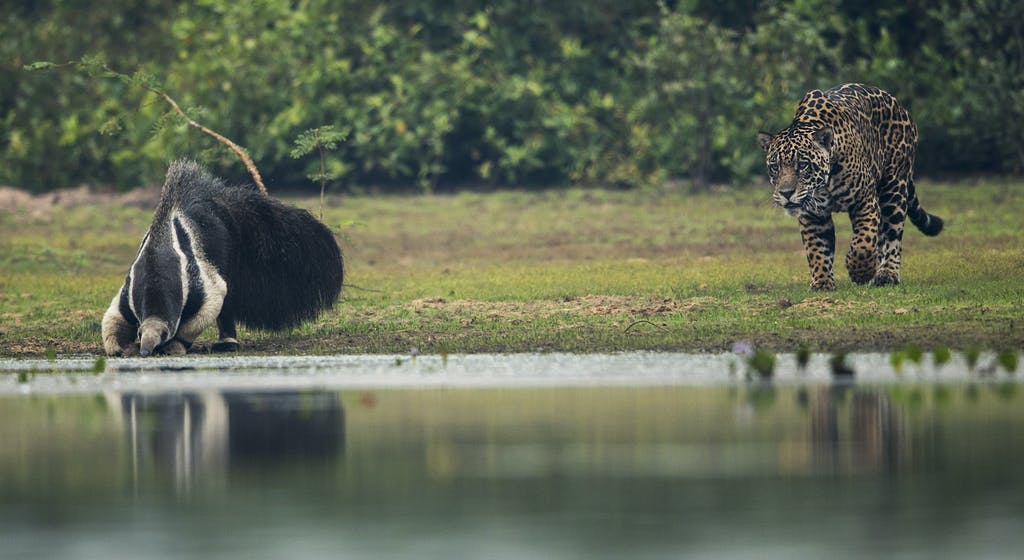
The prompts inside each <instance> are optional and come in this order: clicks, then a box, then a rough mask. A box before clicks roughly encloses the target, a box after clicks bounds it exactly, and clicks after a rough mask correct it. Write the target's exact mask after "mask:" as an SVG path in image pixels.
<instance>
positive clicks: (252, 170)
mask: <svg viewBox="0 0 1024 560" xmlns="http://www.w3.org/2000/svg"><path fill="white" fill-rule="evenodd" d="M143 86H144V87H145V88H146V89H148V90H149V91H151V92H153V93H155V94H157V95H159V96H160V97H163V98H164V101H167V103H168V104H170V106H171V108H172V109H174V111H175V112H176V113H178V114H179V115H181V116H182V117H183V118H184V119H185V120H186V121H188V125H189V126H191V127H192V128H195V129H196V130H199V131H200V132H203V133H205V134H208V135H210V136H212V137H213V138H214V139H216V140H217V141H218V142H221V143H222V144H225V145H226V146H227V147H229V148H231V150H232V151H233V152H235V153H236V154H238V157H239V158H241V159H242V163H244V164H245V168H246V169H248V170H249V174H250V175H252V180H253V181H255V182H256V186H257V187H259V189H260V192H261V193H263V194H267V187H266V185H264V184H263V179H262V178H261V177H260V172H259V170H258V169H256V164H255V163H253V161H252V158H251V157H249V154H247V153H245V150H244V149H242V147H241V146H239V145H238V144H235V143H234V142H232V141H231V139H230V138H227V137H225V136H224V135H222V134H218V133H217V132H215V131H213V130H210V129H209V128H206V127H205V126H203V125H201V124H199V123H197V122H196V121H195V120H193V119H191V118H189V116H188V115H186V114H185V111H182V110H181V107H179V106H178V102H177V101H175V100H174V99H173V98H172V97H171V96H170V95H167V92H164V91H161V90H159V89H157V88H155V87H153V86H151V85H148V84H143ZM320 199H321V202H320V204H321V210H320V218H321V219H323V193H322V191H321V195H320Z"/></svg>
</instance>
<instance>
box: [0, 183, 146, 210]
mask: <svg viewBox="0 0 1024 560" xmlns="http://www.w3.org/2000/svg"><path fill="white" fill-rule="evenodd" d="M159 200H160V189H159V188H158V187H153V188H140V189H135V190H132V191H128V192H125V193H111V192H95V191H93V190H92V189H90V188H89V187H87V186H85V185H82V186H80V187H78V188H75V189H64V190H59V191H54V192H49V193H45V194H37V195H33V194H31V193H28V192H25V191H22V190H18V189H12V188H10V187H0V212H11V213H15V214H25V215H27V216H29V217H32V218H46V217H48V216H49V215H50V212H51V211H53V209H54V208H75V207H77V206H85V205H101V204H117V205H121V206H136V207H139V208H153V207H155V206H156V204H157V202H158V201H159Z"/></svg>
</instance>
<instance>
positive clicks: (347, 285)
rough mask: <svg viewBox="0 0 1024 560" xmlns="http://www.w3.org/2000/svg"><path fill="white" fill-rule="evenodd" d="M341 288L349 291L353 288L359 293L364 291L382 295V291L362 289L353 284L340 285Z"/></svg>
mask: <svg viewBox="0 0 1024 560" xmlns="http://www.w3.org/2000/svg"><path fill="white" fill-rule="evenodd" d="M342 286H343V287H345V288H350V289H352V288H354V289H356V290H361V291H364V292H373V293H375V294H383V293H384V290H374V289H373V288H364V287H362V286H356V285H355V284H342Z"/></svg>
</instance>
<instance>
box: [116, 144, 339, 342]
mask: <svg viewBox="0 0 1024 560" xmlns="http://www.w3.org/2000/svg"><path fill="white" fill-rule="evenodd" d="M342 276H343V265H342V257H341V251H340V250H339V249H338V244H337V242H335V240H334V236H333V235H332V234H331V232H330V230H328V229H327V228H326V227H324V225H323V224H321V223H320V222H319V221H317V220H316V219H315V218H314V217H313V216H311V215H310V214H309V212H306V211H305V210H300V209H297V208H293V207H291V206H287V205H285V204H282V203H280V202H277V201H276V200H274V199H272V198H270V197H267V196H265V195H263V194H261V193H259V192H258V191H256V190H255V189H254V188H251V187H228V186H225V185H224V184H223V183H222V182H221V181H220V180H218V179H216V178H215V177H213V176H212V175H210V174H209V173H207V172H206V171H205V170H204V169H202V168H201V167H200V166H199V165H198V164H196V163H195V162H191V161H179V162H175V163H172V164H171V166H170V168H169V169H168V171H167V179H166V181H165V182H164V187H163V191H162V193H161V197H160V204H159V205H158V206H157V209H156V213H155V214H154V216H153V223H152V224H151V225H150V226H149V231H148V232H147V233H146V235H145V237H144V238H143V239H142V244H141V246H140V247H139V252H138V255H137V256H136V258H135V262H134V263H133V264H132V266H131V269H130V270H129V272H128V276H127V277H126V278H125V282H124V285H123V286H122V287H121V289H120V291H119V292H118V294H117V295H116V296H114V299H113V301H111V303H110V307H109V308H108V309H107V312H106V314H105V315H104V316H103V347H104V350H105V351H106V352H107V354H110V355H120V354H131V353H134V351H135V349H136V340H138V352H139V353H140V354H142V355H148V354H151V353H153V352H154V351H159V352H162V353H169V354H174V353H183V352H185V351H186V350H187V349H188V348H189V347H190V346H191V344H192V342H193V341H194V340H195V339H196V337H197V336H199V334H200V333H201V332H202V331H203V330H204V329H206V327H208V326H210V325H211V324H213V323H214V322H216V323H217V327H218V329H219V330H220V340H219V342H218V343H217V344H214V346H213V348H214V349H215V350H233V349H237V348H238V341H237V340H236V338H235V337H236V333H235V321H240V322H242V323H244V324H246V325H247V326H250V327H254V328H258V329H269V330H280V329H284V328H288V327H292V326H295V325H297V324H299V323H301V322H302V321H305V320H308V319H313V318H315V317H316V316H317V315H318V314H319V313H320V312H321V311H323V310H324V309H327V308H329V307H330V306H331V305H333V304H334V302H335V301H337V299H338V293H339V292H340V290H341V283H342Z"/></svg>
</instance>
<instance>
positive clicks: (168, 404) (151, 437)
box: [105, 391, 345, 494]
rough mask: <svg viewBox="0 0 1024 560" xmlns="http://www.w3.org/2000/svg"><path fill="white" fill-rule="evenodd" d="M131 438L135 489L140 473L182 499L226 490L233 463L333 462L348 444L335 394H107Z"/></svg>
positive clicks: (256, 465) (247, 465) (116, 417)
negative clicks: (170, 485)
mask: <svg viewBox="0 0 1024 560" xmlns="http://www.w3.org/2000/svg"><path fill="white" fill-rule="evenodd" d="M105 397H106V400H107V402H108V404H109V406H110V407H111V411H112V412H113V413H114V421H115V424H117V425H119V426H120V427H121V429H122V430H123V431H124V432H125V434H126V436H127V438H128V442H129V453H130V456H131V469H132V482H133V487H134V488H135V489H137V488H138V484H139V471H140V468H142V469H146V468H149V467H152V468H153V469H155V470H156V471H157V472H164V473H169V474H170V475H171V477H172V479H173V482H174V489H175V491H177V492H178V493H183V494H188V493H190V492H191V491H192V490H193V487H194V485H195V484H196V482H197V481H201V482H202V483H203V484H204V486H206V487H209V486H211V485H216V484H223V483H224V481H225V477H226V475H227V472H228V467H229V464H232V463H233V464H235V465H237V466H239V467H244V468H246V469H256V468H261V467H268V466H274V465H279V464H282V463H289V462H291V463H303V462H316V463H318V464H320V465H327V464H331V463H333V462H334V461H335V460H336V459H337V458H338V456H339V455H340V454H341V452H342V450H343V449H344V445H345V416H344V411H343V410H342V407H341V403H340V401H339V400H338V396H337V395H336V394H329V393H287V392H278V393H239V392H235V393H233V392H218V391H206V392H201V393H171V394H145V393H127V394H122V393H108V394H106V395H105Z"/></svg>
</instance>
